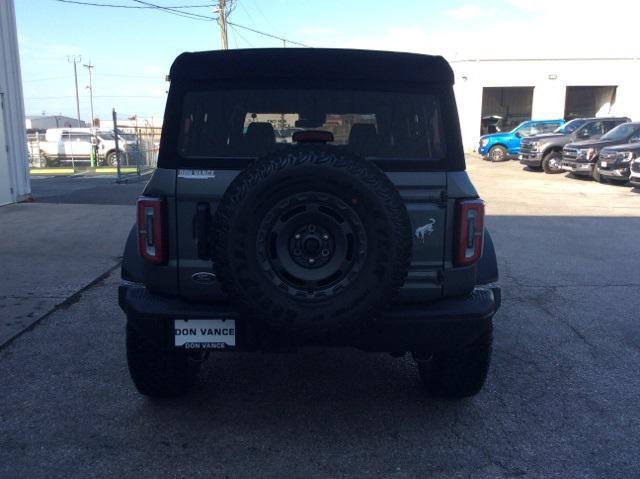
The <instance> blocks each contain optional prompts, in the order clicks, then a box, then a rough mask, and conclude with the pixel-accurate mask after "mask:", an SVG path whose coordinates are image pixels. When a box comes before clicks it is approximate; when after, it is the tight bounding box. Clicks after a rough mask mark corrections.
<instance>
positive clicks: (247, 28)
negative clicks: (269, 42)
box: [227, 20, 313, 48]
mask: <svg viewBox="0 0 640 479" xmlns="http://www.w3.org/2000/svg"><path fill="white" fill-rule="evenodd" d="M227 23H228V24H229V25H231V26H233V27H237V28H242V29H243V30H248V31H250V32H253V33H257V34H258V35H263V36H265V37H270V38H275V39H276V40H280V41H281V42H287V43H291V44H292V45H298V46H300V47H306V48H313V47H312V46H310V45H305V44H304V43H302V42H296V41H293V40H289V39H288V38H284V37H279V36H278V35H273V34H271V33H266V32H261V31H260V30H256V29H254V28H249V27H245V26H244V25H238V24H237V23H233V22H230V21H229V20H227Z"/></svg>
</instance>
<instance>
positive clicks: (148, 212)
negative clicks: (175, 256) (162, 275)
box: [138, 196, 167, 264]
mask: <svg viewBox="0 0 640 479" xmlns="http://www.w3.org/2000/svg"><path fill="white" fill-rule="evenodd" d="M164 223H165V218H164V201H162V200H161V199H160V198H151V197H148V196H141V197H139V198H138V251H139V252H140V255H141V256H142V257H143V258H144V259H146V260H147V261H149V262H151V263H156V264H164V263H166V262H167V252H166V241H165V225H164Z"/></svg>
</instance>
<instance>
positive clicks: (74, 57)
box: [67, 55, 82, 127]
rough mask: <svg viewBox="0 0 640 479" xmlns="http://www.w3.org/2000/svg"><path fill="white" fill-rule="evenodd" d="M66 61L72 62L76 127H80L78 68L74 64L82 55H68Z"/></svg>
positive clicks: (79, 60)
mask: <svg viewBox="0 0 640 479" xmlns="http://www.w3.org/2000/svg"><path fill="white" fill-rule="evenodd" d="M67 61H68V62H69V63H73V76H74V78H75V80H76V113H77V115H78V127H80V95H79V94H78V68H77V67H76V64H77V63H80V62H81V61H82V57H81V56H80V55H68V56H67Z"/></svg>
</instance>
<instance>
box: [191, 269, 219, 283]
mask: <svg viewBox="0 0 640 479" xmlns="http://www.w3.org/2000/svg"><path fill="white" fill-rule="evenodd" d="M191 279H192V280H193V282H195V283H198V284H211V283H213V282H214V281H215V280H216V275H215V274H213V273H207V272H205V271H200V272H198V273H193V274H192V275H191Z"/></svg>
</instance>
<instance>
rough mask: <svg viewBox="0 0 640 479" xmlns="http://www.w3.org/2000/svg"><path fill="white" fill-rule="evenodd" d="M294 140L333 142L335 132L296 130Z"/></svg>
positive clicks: (299, 141)
mask: <svg viewBox="0 0 640 479" xmlns="http://www.w3.org/2000/svg"><path fill="white" fill-rule="evenodd" d="M292 140H293V141H295V142H297V143H331V142H332V141H333V133H331V132H330V131H322V130H309V131H296V132H295V133H294V134H293V137H292Z"/></svg>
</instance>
